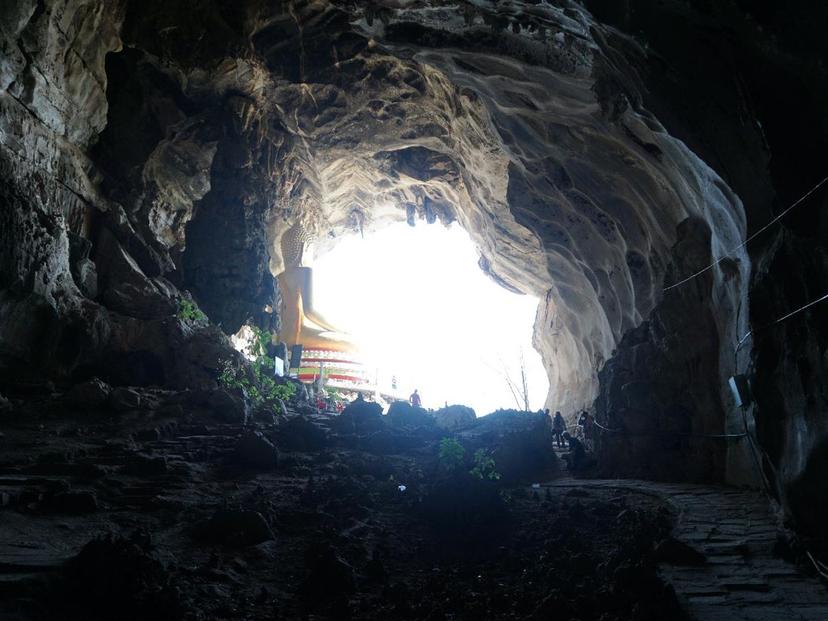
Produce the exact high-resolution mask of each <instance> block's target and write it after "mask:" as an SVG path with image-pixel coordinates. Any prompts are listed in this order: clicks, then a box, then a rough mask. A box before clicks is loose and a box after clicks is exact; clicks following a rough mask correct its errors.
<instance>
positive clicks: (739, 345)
mask: <svg viewBox="0 0 828 621" xmlns="http://www.w3.org/2000/svg"><path fill="white" fill-rule="evenodd" d="M825 300H828V293H826V294H825V295H823V296H822V297H821V298H817V299H816V300H811V301H810V302H808V303H807V304H806V305H805V306H800V307H799V308H797V309H796V310H795V311H791V312H790V313H788V314H787V315H783V316H782V317H779V318H778V319H775V320H774V321H772V322H770V323H769V324H766V325H764V326H762V327H760V328H756V329H755V330H750V331H748V333H747V334H745V335H744V336H743V337H742V338H740V339H739V342H738V343H737V344H736V351H737V352H738V351H739V348H740V347H741V346H742V345H743V344H744V342H745V341H746V340H747V339H748V338H749V337H750V335H751V334H755V333H756V332H761V331H762V330H766V329H767V328H770V327H772V326H775V325H776V324H778V323H782V322H783V321H785V320H787V319H790V318H791V317H793V316H794V315H797V314H799V313H801V312H802V311H804V310H805V309H807V308H811V307H812V306H814V305H816V304H819V303H820V302H824V301H825Z"/></svg>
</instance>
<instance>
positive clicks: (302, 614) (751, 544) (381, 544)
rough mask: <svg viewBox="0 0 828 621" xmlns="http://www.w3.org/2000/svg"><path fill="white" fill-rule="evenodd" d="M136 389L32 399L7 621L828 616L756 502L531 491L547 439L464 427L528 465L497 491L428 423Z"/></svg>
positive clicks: (9, 440) (3, 571)
mask: <svg viewBox="0 0 828 621" xmlns="http://www.w3.org/2000/svg"><path fill="white" fill-rule="evenodd" d="M121 396H122V397H123V398H122V399H121V401H122V403H121V407H119V408H115V411H113V410H112V408H111V407H110V406H107V407H105V408H104V407H101V408H99V409H93V410H89V409H78V408H70V407H69V406H67V405H66V398H65V397H64V398H56V397H53V396H48V395H43V396H39V397H36V398H35V397H30V398H27V399H26V400H25V401H18V402H17V405H16V409H15V411H14V415H13V416H12V414H10V413H6V414H5V415H4V416H3V418H4V421H3V423H4V424H3V435H2V436H0V442H2V448H3V452H2V461H0V494H1V495H2V509H0V618H3V619H116V618H117V619H147V618H153V619H159V620H160V619H303V618H304V619H325V618H333V619H345V618H353V619H435V620H436V619H558V618H560V619H567V620H568V619H580V620H582V621H587V620H590V619H596V620H599V619H600V620H602V621H610V620H614V619H617V620H622V619H635V620H642V621H643V620H647V619H653V620H655V619H680V618H685V616H686V614H687V613H690V615H691V616H692V617H695V618H699V619H777V618H779V619H782V618H785V619H807V620H812V619H813V620H816V619H825V618H828V607H827V606H826V605H825V601H826V599H828V598H826V594H825V590H824V589H823V588H822V587H821V586H820V585H819V584H818V583H816V582H815V581H810V580H809V579H808V578H805V577H803V576H802V575H800V573H799V571H798V570H797V568H796V567H795V566H793V565H790V564H788V563H786V562H785V561H782V560H781V559H778V558H776V557H775V556H774V554H773V552H774V546H775V544H776V539H777V530H776V526H775V522H774V519H773V516H772V515H771V513H770V510H769V509H768V507H767V505H766V504H765V503H764V501H763V500H762V498H761V497H760V496H758V495H757V494H755V493H753V492H745V491H738V490H726V489H713V488H702V487H695V486H686V485H667V484H655V483H644V482H635V481H600V480H578V481H576V480H573V479H571V478H563V477H557V478H555V477H553V479H554V480H553V481H552V482H551V483H547V484H544V485H543V486H542V487H541V488H540V489H536V488H533V487H532V486H531V485H529V483H531V481H532V480H533V479H532V478H527V471H526V468H525V467H524V466H527V467H529V466H532V465H533V463H532V453H533V450H535V448H536V446H537V445H536V444H535V443H533V442H530V443H528V444H525V445H523V444H522V443H524V442H526V437H527V436H526V435H525V434H524V432H525V431H526V429H522V430H517V431H516V429H517V428H518V427H520V425H518V424H516V423H514V421H513V420H512V419H510V418H508V417H503V421H502V424H501V423H499V422H496V420H495V419H492V421H490V422H488V423H487V424H488V425H489V427H486V426H481V425H480V424H478V427H479V429H480V431H479V433H478V432H477V431H472V432H465V431H461V432H459V433H458V434H457V437H458V438H459V439H460V441H461V442H462V443H464V444H465V443H467V442H468V443H470V444H469V446H471V445H474V442H477V443H478V444H476V445H475V446H478V445H481V443H482V445H483V446H488V445H490V446H491V447H492V448H494V449H495V450H496V453H495V454H504V455H507V456H508V453H509V451H512V455H514V454H518V455H522V457H520V458H518V459H517V461H515V459H514V458H512V462H511V463H507V462H506V461H504V466H505V467H506V468H508V470H505V471H504V479H505V481H504V482H503V483H502V485H500V486H499V487H500V489H499V490H498V489H497V486H495V484H484V483H481V482H479V481H477V480H475V479H472V478H470V477H465V478H464V477H457V476H454V477H450V476H447V475H445V474H442V473H441V472H442V471H441V468H440V464H439V460H438V459H437V450H438V449H437V444H438V442H439V440H440V438H441V437H443V436H445V435H448V434H447V433H446V432H441V431H439V430H436V429H433V428H427V427H418V426H417V425H416V421H415V420H412V421H410V422H411V424H410V425H408V424H405V423H403V424H391V423H389V422H388V420H382V421H380V422H379V423H377V421H376V420H372V421H371V422H370V424H369V425H367V426H365V425H363V427H362V428H360V425H355V426H353V427H347V426H343V425H342V424H341V423H342V421H341V420H336V419H332V418H328V417H326V416H318V415H314V414H312V413H311V412H310V410H305V411H302V408H301V407H300V408H299V409H300V411H299V412H297V411H293V410H291V411H289V412H288V418H287V419H285V418H283V417H269V416H266V417H262V416H255V417H254V418H253V419H250V418H247V417H246V415H245V413H244V411H243V408H241V407H239V406H238V403H235V402H233V401H232V400H227V399H222V398H221V395H218V397H219V398H217V395H215V394H212V395H210V394H208V395H204V394H199V393H184V394H183V395H181V394H171V393H164V392H162V391H142V392H140V395H139V397H140V398H139V399H138V400H137V402H133V403H132V404H131V406H129V407H132V406H134V409H127V405H124V404H129V402H130V398H129V397H130V395H126V396H124V395H121ZM217 404H218V405H217ZM385 418H386V419H387V417H385ZM268 419H269V420H268ZM343 420H344V419H343ZM22 421H25V422H22ZM532 424H534V423H532ZM377 425H379V426H377ZM254 428H255V429H256V430H258V432H259V433H261V434H262V436H251V435H250V434H251V430H252V429H254ZM464 434H465V435H464ZM475 434H477V435H476V436H475ZM263 438H270V439H271V440H272V441H273V444H275V445H276V446H278V447H279V451H278V461H277V455H276V451H275V449H273V448H272V446H270V445H269V444H268V442H267V441H266V440H263ZM510 443H511V444H510ZM515 449H516V450H515ZM497 451H501V452H500V453H498V452H497ZM504 451H505V452H504ZM504 459H506V460H508V457H507V458H504ZM524 462H525V463H524ZM547 476H549V475H548V470H547ZM521 477H522V479H523V480H519V479H521ZM401 484H402V485H405V486H406V489H405V491H404V492H401V491H400V490H399V488H398V486H399V485H401ZM90 542H91V543H90ZM780 615H781V616H780Z"/></svg>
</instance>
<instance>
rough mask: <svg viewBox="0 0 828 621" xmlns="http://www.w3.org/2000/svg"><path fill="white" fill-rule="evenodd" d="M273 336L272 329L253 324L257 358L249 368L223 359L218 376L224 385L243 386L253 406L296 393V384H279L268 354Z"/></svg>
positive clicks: (266, 404)
mask: <svg viewBox="0 0 828 621" xmlns="http://www.w3.org/2000/svg"><path fill="white" fill-rule="evenodd" d="M271 338H272V336H271V334H270V333H269V332H265V331H264V330H261V329H259V328H257V327H255V326H254V327H253V343H252V345H251V353H252V354H253V356H254V358H253V360H251V361H250V368H249V369H248V370H245V369H240V368H237V367H236V366H234V365H233V363H232V362H230V361H224V362H223V363H222V370H221V373H220V374H219V378H218V379H219V383H220V384H221V385H222V386H224V387H225V388H236V389H241V390H244V392H245V393H247V397H248V398H249V399H250V401H251V402H252V404H253V406H254V407H260V406H271V407H272V406H274V405H275V404H276V400H282V401H286V400H288V399H290V398H291V397H293V395H295V394H296V386H295V385H294V384H293V383H292V382H286V383H284V384H280V383H279V382H277V381H276V378H275V376H274V373H273V360H271V359H270V357H269V356H268V355H267V346H268V345H269V344H270V341H271Z"/></svg>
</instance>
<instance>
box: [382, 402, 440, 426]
mask: <svg viewBox="0 0 828 621" xmlns="http://www.w3.org/2000/svg"><path fill="white" fill-rule="evenodd" d="M388 420H390V421H391V424H392V425H394V426H395V427H433V426H434V418H432V417H431V416H429V414H428V412H427V411H426V410H424V409H423V408H419V407H414V406H413V405H411V404H410V403H408V402H407V401H395V402H394V403H392V404H391V406H390V407H389V408H388Z"/></svg>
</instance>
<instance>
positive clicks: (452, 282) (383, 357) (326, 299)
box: [314, 224, 548, 415]
mask: <svg viewBox="0 0 828 621" xmlns="http://www.w3.org/2000/svg"><path fill="white" fill-rule="evenodd" d="M477 260H478V255H477V251H476V249H475V248H474V245H473V244H472V242H471V240H470V239H469V236H468V234H467V233H466V232H465V231H464V230H463V229H462V228H460V227H459V226H456V225H455V226H452V227H451V228H448V229H447V228H445V227H443V226H441V225H437V224H435V225H431V226H428V225H420V226H418V227H416V228H411V227H409V226H407V225H406V224H399V225H393V226H390V227H388V228H387V229H384V230H382V231H380V232H378V233H376V234H373V235H370V236H366V238H365V239H360V238H359V237H356V236H354V237H350V238H347V239H345V240H343V241H342V242H340V244H339V245H337V247H336V248H334V249H333V250H332V251H331V252H329V253H328V254H326V255H323V256H321V257H319V258H318V259H317V260H316V261H315V264H314V278H315V292H314V295H315V298H316V305H317V307H318V308H319V309H320V311H321V312H323V313H324V314H325V315H326V316H327V317H328V318H329V319H330V321H331V322H333V323H334V324H335V325H337V326H338V327H341V328H342V329H343V330H347V331H348V332H349V333H350V334H351V335H352V336H353V338H354V340H355V342H356V343H357V344H358V345H359V346H360V348H361V349H362V350H363V351H364V352H365V354H366V355H367V357H368V358H369V359H371V360H375V361H377V362H378V363H379V364H380V365H382V366H386V367H388V368H390V369H393V372H394V373H395V374H396V375H397V377H398V378H399V380H400V384H401V385H400V388H401V389H402V390H403V391H404V392H405V394H408V393H410V392H412V391H413V390H414V389H415V388H418V389H419V391H420V393H421V394H422V397H423V405H424V407H431V408H435V409H436V408H439V407H441V406H442V405H443V404H444V403H445V402H446V401H448V403H450V404H451V403H462V404H465V405H469V406H471V407H473V408H474V409H475V410H476V411H477V414H478V415H483V414H488V413H489V412H491V411H493V410H495V409H497V408H501V407H502V408H514V407H516V403H515V399H514V397H513V396H512V393H511V392H510V390H509V387H508V385H507V382H506V379H505V378H504V371H506V370H507V371H508V372H509V373H510V374H511V376H512V379H513V380H515V381H516V382H518V383H519V382H520V353H521V351H522V352H523V357H524V360H525V369H526V373H527V380H528V381H527V383H528V387H529V398H530V407H531V409H533V410H537V409H539V408H541V407H542V406H543V402H544V399H545V398H546V392H547V388H548V380H547V378H546V374H545V372H544V370H543V366H542V364H541V360H540V356H539V355H538V353H537V352H536V351H535V350H534V349H533V348H532V344H531V341H532V325H533V322H534V319H535V311H536V309H537V304H538V301H537V299H534V298H531V297H529V296H520V295H516V294H514V293H511V292H510V291H507V290H506V289H503V288H502V287H500V286H499V285H497V284H495V283H494V282H493V281H492V280H491V279H489V278H488V277H487V276H486V275H485V274H484V273H483V272H482V271H481V270H480V268H479V267H478V266H477Z"/></svg>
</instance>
